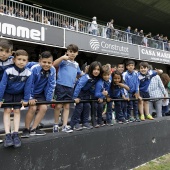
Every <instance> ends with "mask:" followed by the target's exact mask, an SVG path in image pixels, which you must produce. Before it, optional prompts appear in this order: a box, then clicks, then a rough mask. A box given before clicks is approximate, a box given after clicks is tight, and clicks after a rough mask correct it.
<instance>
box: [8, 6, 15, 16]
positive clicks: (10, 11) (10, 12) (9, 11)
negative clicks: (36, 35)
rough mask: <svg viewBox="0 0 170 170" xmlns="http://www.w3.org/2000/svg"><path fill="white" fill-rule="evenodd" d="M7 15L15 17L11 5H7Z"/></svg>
mask: <svg viewBox="0 0 170 170" xmlns="http://www.w3.org/2000/svg"><path fill="white" fill-rule="evenodd" d="M7 14H8V15H10V16H13V17H15V14H14V10H13V7H9V10H8V12H7Z"/></svg>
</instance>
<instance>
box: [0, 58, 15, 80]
mask: <svg viewBox="0 0 170 170" xmlns="http://www.w3.org/2000/svg"><path fill="white" fill-rule="evenodd" d="M13 58H14V57H13V56H9V57H8V59H6V60H5V61H3V60H0V81H1V79H2V76H3V74H4V71H5V69H7V68H9V67H11V66H13V65H14V62H13Z"/></svg>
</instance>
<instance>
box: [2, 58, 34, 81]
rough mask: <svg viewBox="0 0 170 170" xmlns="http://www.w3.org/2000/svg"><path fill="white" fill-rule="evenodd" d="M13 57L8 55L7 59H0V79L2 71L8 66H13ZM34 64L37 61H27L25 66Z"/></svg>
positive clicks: (29, 66)
mask: <svg viewBox="0 0 170 170" xmlns="http://www.w3.org/2000/svg"><path fill="white" fill-rule="evenodd" d="M13 58H14V56H9V57H8V59H6V60H5V61H3V60H0V81H1V79H2V76H3V74H4V71H5V70H6V69H7V68H9V67H12V66H14V62H13ZM35 64H37V62H28V64H27V65H26V67H27V68H31V67H32V66H33V65H35Z"/></svg>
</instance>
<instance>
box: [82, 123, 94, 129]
mask: <svg viewBox="0 0 170 170" xmlns="http://www.w3.org/2000/svg"><path fill="white" fill-rule="evenodd" d="M83 129H93V126H91V125H90V124H89V123H84V124H83Z"/></svg>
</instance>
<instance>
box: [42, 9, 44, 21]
mask: <svg viewBox="0 0 170 170" xmlns="http://www.w3.org/2000/svg"><path fill="white" fill-rule="evenodd" d="M42 23H44V10H42Z"/></svg>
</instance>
